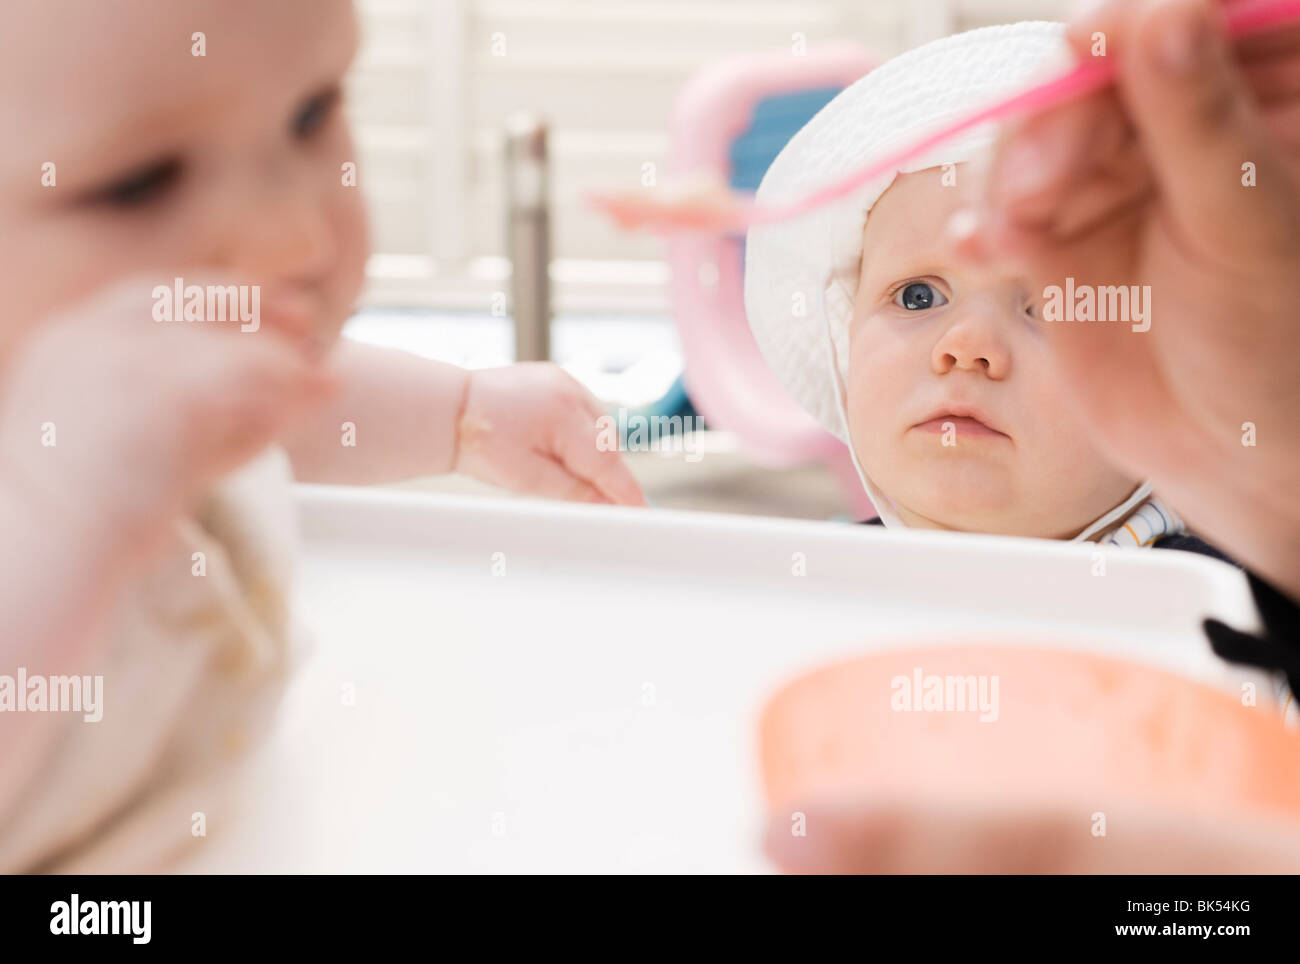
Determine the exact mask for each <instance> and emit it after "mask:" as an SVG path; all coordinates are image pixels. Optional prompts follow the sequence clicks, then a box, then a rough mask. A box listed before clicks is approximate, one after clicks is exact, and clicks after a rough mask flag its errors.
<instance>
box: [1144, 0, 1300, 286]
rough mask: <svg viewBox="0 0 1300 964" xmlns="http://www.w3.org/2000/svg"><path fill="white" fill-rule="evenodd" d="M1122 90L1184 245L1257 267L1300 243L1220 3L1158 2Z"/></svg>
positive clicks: (1148, 12)
mask: <svg viewBox="0 0 1300 964" xmlns="http://www.w3.org/2000/svg"><path fill="white" fill-rule="evenodd" d="M1130 23H1133V33H1132V34H1131V35H1130V38H1129V42H1128V43H1125V44H1123V46H1122V50H1121V53H1120V58H1119V61H1120V62H1119V84H1120V88H1121V91H1122V94H1123V98H1124V101H1125V103H1126V105H1127V106H1128V110H1129V113H1130V115H1131V116H1132V118H1133V120H1134V123H1135V124H1136V126H1137V128H1138V131H1139V135H1140V137H1141V140H1142V144H1143V147H1144V149H1145V152H1146V155H1147V158H1148V160H1149V163H1150V164H1151V167H1152V169H1153V170H1154V172H1155V175H1156V181H1157V182H1158V185H1159V191H1160V193H1161V195H1162V197H1163V199H1164V200H1165V203H1166V204H1167V205H1168V210H1169V213H1170V215H1171V216H1172V218H1173V220H1174V223H1175V224H1177V225H1178V227H1179V228H1180V229H1181V232H1182V233H1183V236H1184V237H1186V238H1188V239H1191V240H1193V241H1195V242H1196V243H1198V244H1200V245H1206V244H1211V245H1213V246H1214V253H1215V254H1216V255H1219V256H1220V257H1226V258H1228V259H1229V260H1233V261H1235V260H1238V259H1240V260H1242V261H1244V262H1246V263H1254V262H1255V261H1256V258H1255V255H1256V254H1259V253H1276V252H1277V251H1278V250H1279V249H1280V248H1286V247H1287V246H1289V245H1290V244H1291V243H1293V242H1294V241H1295V240H1296V236H1297V217H1296V205H1295V202H1294V196H1293V192H1294V188H1293V186H1292V184H1291V181H1290V179H1289V175H1288V173H1287V172H1285V171H1284V170H1283V162H1282V159H1281V155H1280V152H1279V151H1278V150H1277V148H1276V147H1275V145H1274V144H1273V143H1272V141H1271V140H1270V138H1269V135H1268V132H1267V129H1266V128H1265V126H1264V123H1263V121H1262V119H1261V117H1260V114H1259V111H1258V108H1257V107H1256V105H1255V101H1254V98H1253V96H1252V94H1251V92H1250V90H1249V89H1248V88H1247V86H1246V83H1245V80H1244V79H1243V77H1242V75H1241V72H1240V71H1239V70H1238V68H1237V65H1236V63H1235V61H1234V58H1233V55H1232V51H1231V49H1230V47H1229V41H1228V39H1227V37H1226V35H1225V27H1224V22H1223V20H1222V19H1221V17H1220V15H1219V12H1218V7H1217V5H1216V4H1215V3H1214V2H1212V0H1148V2H1146V3H1144V4H1143V5H1142V6H1141V7H1140V8H1139V10H1138V11H1137V15H1136V22H1134V21H1130Z"/></svg>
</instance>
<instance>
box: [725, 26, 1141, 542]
mask: <svg viewBox="0 0 1300 964" xmlns="http://www.w3.org/2000/svg"><path fill="white" fill-rule="evenodd" d="M1064 35H1065V26H1064V24H1059V23H1047V22H1043V21H1032V22H1026V23H1016V24H1007V25H1004V26H996V27H984V28H981V29H979V30H971V31H968V32H966V33H961V34H956V35H954V36H951V37H944V38H942V39H940V40H935V41H933V42H931V43H928V44H925V45H923V46H921V47H917V48H916V49H914V50H910V51H908V52H907V53H904V54H901V55H900V56H898V57H895V58H894V59H893V60H890V61H888V62H887V63H884V64H882V65H881V66H879V67H877V68H876V69H875V70H873V71H871V72H870V73H869V74H867V75H866V76H865V77H862V78H860V79H859V80H857V81H856V82H855V83H853V85H852V86H850V87H848V88H847V89H846V90H844V91H842V92H841V93H840V94H839V95H838V96H837V97H835V99H834V100H832V101H831V102H830V103H828V104H827V105H826V106H825V107H823V108H822V109H821V110H820V111H819V112H818V113H817V115H816V116H815V117H813V119H812V120H810V121H809V122H808V123H807V124H805V125H804V127H803V128H802V129H801V130H800V131H799V132H798V133H797V134H795V136H794V137H793V138H791V140H790V142H789V143H788V144H786V146H785V148H784V149H783V150H782V151H781V153H780V154H779V155H777V158H776V160H775V161H773V162H772V166H771V167H770V168H768V170H767V173H766V175H765V176H764V177H763V182H762V184H760V185H759V188H758V194H757V200H758V201H759V202H760V203H763V204H769V203H771V204H776V203H780V202H784V201H793V200H796V199H798V198H800V197H803V196H804V195H806V194H807V193H809V192H810V191H812V190H813V189H815V188H818V187H821V186H823V185H825V184H827V183H829V182H831V181H833V180H835V179H836V178H837V177H838V176H840V175H843V174H847V173H848V172H850V171H851V170H853V169H856V168H859V167H863V166H865V165H866V164H868V163H870V161H871V160H872V158H873V157H883V156H885V155H886V154H889V153H892V152H894V151H897V150H900V149H902V148H905V147H906V146H907V145H908V144H910V143H912V142H914V141H916V140H917V139H919V138H920V137H922V136H924V135H925V134H927V133H929V132H931V131H933V130H935V129H936V128H938V127H940V126H941V125H943V124H944V123H945V122H947V121H952V120H956V119H958V118H959V117H960V116H962V115H965V114H967V113H969V112H971V111H972V110H974V109H976V108H978V107H981V106H984V105H985V104H988V103H989V102H991V101H993V100H995V99H997V98H998V97H999V96H1001V95H1005V94H1008V93H1012V92H1014V91H1016V90H1019V89H1022V88H1024V87H1027V86H1029V85H1030V84H1032V83H1033V81H1034V80H1036V79H1038V78H1039V77H1041V76H1045V75H1049V74H1052V73H1054V72H1057V71H1059V70H1061V69H1062V68H1064V67H1065V66H1067V65H1068V64H1069V63H1070V62H1071V55H1070V53H1069V50H1068V48H1067V47H1066V44H1065V42H1064ZM995 133H996V131H995V130H994V129H993V128H991V127H990V126H989V125H985V126H982V127H978V128H975V129H973V130H969V131H967V132H966V133H964V134H962V135H959V136H957V137H955V138H952V139H951V140H948V141H946V142H944V143H942V144H939V145H938V146H936V147H934V148H931V149H930V150H928V151H926V152H924V153H923V154H921V155H919V156H917V157H915V158H913V159H912V160H911V161H909V162H908V163H906V164H904V165H902V166H901V167H899V168H898V169H897V170H895V171H893V172H890V173H887V174H884V175H882V176H880V177H879V178H876V179H875V180H873V181H870V182H868V183H867V184H864V185H863V186H862V187H861V188H859V189H858V190H857V191H855V192H854V193H853V194H851V195H849V196H848V197H845V198H843V199H841V200H839V201H835V202H832V203H831V204H828V205H826V206H825V207H822V208H820V209H818V210H817V211H814V212H812V213H810V214H807V215H804V216H803V217H801V218H799V219H797V220H794V221H787V222H784V223H778V224H770V225H763V226H760V227H756V228H752V229H751V230H750V232H749V234H748V237H747V239H746V248H745V311H746V314H747V315H748V317H749V324H750V327H751V328H752V329H753V331H754V337H755V339H756V340H757V342H758V347H759V350H760V351H761V352H762V354H763V357H764V358H765V359H766V360H767V363H768V364H769V365H770V366H771V367H772V369H773V370H774V371H775V372H776V374H777V376H778V377H779V378H780V380H781V383H782V384H783V385H784V386H785V388H786V391H788V392H789V393H790V394H791V396H793V397H794V399H795V401H797V402H798V403H799V404H800V405H801V406H803V408H804V409H806V410H807V411H808V412H809V413H810V414H811V415H812V416H813V417H814V418H816V419H817V421H819V422H820V423H821V424H822V425H823V426H824V427H825V428H826V429H827V430H828V431H830V432H831V433H833V434H834V435H836V436H837V437H838V438H840V439H841V440H842V441H844V442H845V443H846V444H849V433H848V420H847V415H846V413H845V409H844V401H843V399H844V383H845V380H846V379H847V376H848V354H849V353H848V344H849V320H850V318H851V317H852V314H853V302H854V298H855V295H856V293H857V285H858V275H859V270H860V267H861V258H862V232H863V229H864V227H865V226H866V220H867V214H868V212H869V211H870V210H871V208H872V206H873V205H874V204H875V203H876V201H877V200H878V199H879V198H880V196H881V195H882V194H884V193H885V191H886V190H887V189H888V188H889V186H890V185H891V184H892V183H893V182H894V178H895V177H896V176H897V175H898V174H903V173H909V172H912V171H921V170H926V169H927V168H932V167H939V166H941V165H944V164H956V163H960V162H962V161H969V160H971V159H972V158H973V157H975V156H976V155H978V154H979V152H980V151H981V150H983V149H985V148H987V147H989V146H990V145H991V144H992V142H993V138H994V136H995ZM849 449H850V451H852V449H853V446H852V445H851V444H849ZM853 460H854V464H855V465H857V468H858V474H859V476H861V478H862V483H863V485H864V486H865V487H866V490H867V494H868V495H869V496H870V497H871V501H872V502H873V503H874V504H875V506H876V510H877V511H878V512H879V513H880V518H881V520H882V521H883V522H884V523H885V524H886V525H890V526H902V525H903V523H902V521H901V520H900V519H899V518H898V515H897V513H896V512H895V511H894V509H893V506H892V504H891V503H890V502H889V499H888V498H887V497H886V496H885V495H884V493H882V492H881V491H880V490H879V489H878V488H877V487H876V486H875V484H874V483H872V482H871V480H870V478H869V477H868V476H867V474H866V473H865V472H864V471H863V469H862V466H861V465H860V464H858V462H857V455H856V453H854V455H853ZM1150 491H1151V489H1150V486H1149V485H1146V484H1144V485H1142V486H1140V487H1139V488H1138V489H1137V491H1135V492H1134V493H1133V494H1132V495H1131V496H1130V497H1129V498H1128V499H1126V500H1125V501H1124V503H1123V504H1121V505H1119V506H1116V507H1115V508H1114V509H1112V510H1111V511H1110V512H1108V513H1106V514H1105V515H1104V516H1102V517H1101V518H1100V519H1098V520H1096V521H1095V522H1093V523H1092V524H1091V525H1089V526H1088V527H1087V528H1085V529H1084V530H1083V531H1082V532H1081V533H1079V535H1078V536H1076V537H1075V539H1076V540H1082V539H1087V538H1089V537H1091V536H1093V535H1094V534H1095V533H1097V532H1099V531H1100V530H1101V529H1103V528H1105V527H1106V526H1108V525H1110V524H1111V523H1113V522H1115V521H1116V520H1118V519H1120V518H1123V517H1124V516H1125V515H1127V514H1129V513H1130V512H1132V511H1133V509H1134V507H1135V506H1137V505H1139V504H1140V503H1141V502H1143V501H1144V500H1145V499H1146V498H1147V496H1148V495H1149V494H1150Z"/></svg>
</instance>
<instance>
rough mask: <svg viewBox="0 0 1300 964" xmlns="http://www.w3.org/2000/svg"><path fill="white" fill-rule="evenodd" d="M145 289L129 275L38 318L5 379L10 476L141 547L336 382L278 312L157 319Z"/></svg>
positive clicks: (39, 498)
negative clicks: (253, 326) (242, 318)
mask: <svg viewBox="0 0 1300 964" xmlns="http://www.w3.org/2000/svg"><path fill="white" fill-rule="evenodd" d="M151 290H152V287H151V285H150V283H149V282H145V281H140V280H137V281H133V282H125V283H122V284H119V285H116V286H114V287H112V288H110V289H108V290H106V291H102V292H99V293H97V294H96V295H95V296H94V297H92V298H90V299H88V300H87V301H85V302H83V303H82V304H80V305H78V306H77V307H75V308H73V309H71V310H68V311H64V312H61V313H60V314H59V315H57V316H54V317H51V318H49V319H47V320H45V321H43V322H41V323H40V324H39V326H38V327H37V328H35V329H34V330H33V331H32V332H31V333H30V334H29V335H28V336H27V337H26V338H25V339H24V340H23V341H22V342H20V343H19V345H18V347H17V349H16V353H15V354H14V355H13V356H12V357H11V358H10V360H9V363H8V365H7V366H6V367H7V371H6V372H5V373H4V376H3V381H2V382H0V470H3V477H4V479H5V481H6V482H9V483H10V484H17V485H19V486H21V487H24V488H25V489H26V491H25V492H23V493H22V494H23V495H24V496H26V498H27V500H28V502H29V503H30V502H32V501H36V502H38V504H40V505H41V506H42V507H43V508H44V509H45V510H46V511H48V512H50V513H52V515H53V517H55V518H61V517H72V518H74V519H78V520H86V521H93V523H94V524H95V525H97V526H99V527H103V526H111V527H112V528H113V530H114V531H116V532H120V533H121V536H122V538H123V540H129V541H130V542H132V543H133V544H134V546H135V547H136V548H141V547H142V546H143V545H145V544H150V543H152V541H153V540H154V539H156V538H160V537H161V536H162V534H163V533H165V531H166V529H167V526H168V524H169V523H170V522H171V521H172V520H173V519H175V518H176V517H177V516H179V515H180V514H181V513H183V512H184V511H185V510H186V509H187V508H188V507H189V506H190V504H191V503H192V502H193V501H194V500H195V499H197V498H198V497H199V496H201V494H202V493H203V492H204V491H205V490H206V489H207V487H208V486H209V485H210V484H211V483H212V482H213V481H215V480H216V479H217V478H219V477H220V476H222V475H224V474H226V473H228V472H230V471H231V470H233V469H235V468H236V467H238V466H239V465H240V464H241V463H243V462H245V461H247V460H248V459H250V458H251V457H253V456H254V455H256V454H257V453H258V452H259V451H260V450H262V449H263V448H265V447H266V446H267V445H268V444H269V443H271V442H272V441H273V440H274V439H275V437H276V436H277V434H278V433H279V432H280V431H282V430H283V429H284V427H285V426H286V425H287V424H288V423H289V422H290V421H291V420H292V419H293V418H294V417H295V416H297V415H299V414H300V413H302V412H303V411H304V410H306V409H308V408H309V407H310V406H312V405H313V404H314V403H317V402H319V401H321V400H323V399H324V398H325V397H326V396H327V395H328V393H329V391H330V390H331V388H332V380H331V379H330V378H329V377H328V376H327V375H325V374H324V372H323V371H322V370H321V369H320V367H319V365H318V364H317V363H315V362H312V361H310V360H308V359H307V358H306V357H304V354H303V352H302V350H300V349H299V348H298V347H296V346H295V344H294V343H293V342H291V341H289V340H288V339H286V338H285V337H284V336H283V335H282V334H280V333H279V332H278V331H277V330H276V325H275V323H274V320H273V319H266V322H267V323H265V324H263V325H262V326H261V328H260V329H259V330H258V331H256V332H242V331H241V330H240V326H239V325H238V324H233V325H232V324H229V323H221V322H204V321H196V322H170V321H168V322H156V321H154V320H153V318H152V304H151V300H150V292H151ZM282 327H283V326H282Z"/></svg>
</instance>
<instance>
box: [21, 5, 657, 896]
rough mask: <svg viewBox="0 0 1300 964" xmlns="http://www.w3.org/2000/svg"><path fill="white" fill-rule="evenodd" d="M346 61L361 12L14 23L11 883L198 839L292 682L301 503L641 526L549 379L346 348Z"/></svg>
mask: <svg viewBox="0 0 1300 964" xmlns="http://www.w3.org/2000/svg"><path fill="white" fill-rule="evenodd" d="M357 44H358V25H357V22H356V19H355V16H354V12H353V9H352V5H351V2H350V0H275V2H274V3H268V2H266V0H179V2H178V0H133V2H131V3H102V2H99V0H5V3H3V4H0V87H2V88H3V89H4V90H6V91H9V92H10V94H9V95H8V96H7V97H6V106H5V109H4V110H3V111H0V145H3V146H2V147H0V222H2V223H3V224H4V228H5V229H4V231H3V232H0V290H3V291H4V293H5V300H4V305H3V308H0V516H2V517H3V522H2V523H0V525H3V531H4V533H5V544H4V547H3V549H0V586H2V587H3V588H0V623H3V625H4V627H5V631H4V633H3V634H2V635H0V711H2V712H0V871H7V872H12V871H21V870H37V869H40V870H92V871H94V870H109V871H119V872H127V871H134V870H148V869H156V868H158V867H160V866H162V865H163V864H164V863H165V862H166V861H167V860H168V859H169V858H170V857H171V856H173V855H174V854H175V852H176V851H177V848H180V847H183V846H184V845H186V844H190V843H192V841H193V840H194V839H196V836H197V835H196V834H195V833H193V832H192V829H193V821H194V819H195V815H196V814H199V813H203V814H207V816H208V818H209V819H212V816H213V814H212V811H213V808H214V807H215V806H216V804H217V800H216V799H215V797H214V793H215V792H216V791H215V790H213V789H212V786H211V781H210V780H209V781H207V784H206V786H204V787H202V788H201V785H203V784H204V782H205V778H206V777H210V776H211V774H212V773H213V772H214V771H216V770H217V769H218V768H219V767H220V766H222V765H223V764H224V762H225V761H234V760H237V759H238V758H239V756H240V754H241V751H242V750H243V748H244V747H246V746H247V745H248V744H249V743H250V742H251V741H252V740H253V739H254V738H255V737H256V735H257V734H258V733H260V732H263V731H265V729H266V725H267V720H268V717H269V714H270V712H271V711H272V709H273V708H274V706H275V704H276V702H277V698H278V695H279V692H280V688H281V686H282V684H283V682H284V679H285V678H286V675H287V673H288V671H289V670H290V668H291V667H292V664H293V659H294V653H295V649H294V639H295V636H294V633H293V625H292V620H291V619H290V606H289V596H288V589H289V586H290V584H291V579H292V566H291V562H292V557H293V549H294V531H293V505H292V503H291V501H290V497H289V493H290V490H289V483H290V481H291V479H292V478H294V477H296V478H298V479H301V480H307V481H323V482H377V481H384V480H389V479H398V478H403V477H411V476H417V475H430V474H436V473H443V472H450V471H458V472H465V473H468V474H470V475H474V476H476V477H478V478H480V479H484V480H486V481H488V482H492V483H495V484H499V485H503V486H507V487H510V488H514V489H517V490H520V491H525V492H530V493H534V494H539V495H543V496H550V497H558V498H568V499H576V500H583V501H589V502H607V503H621V504H643V499H642V496H641V493H640V490H639V488H638V487H637V484H636V482H635V481H634V480H633V478H632V476H631V475H630V474H629V473H628V471H627V469H626V467H625V465H624V464H623V463H622V461H621V456H620V455H619V454H618V453H617V452H611V451H606V450H605V449H604V448H601V447H599V446H597V444H596V439H597V434H598V428H597V420H598V419H599V418H600V417H601V415H602V414H603V413H602V411H601V409H600V407H599V406H598V404H597V402H596V401H595V399H594V398H593V397H592V396H591V395H590V394H588V393H587V392H586V391H585V390H584V389H583V388H582V387H581V386H579V385H578V384H577V383H576V382H575V381H573V380H572V379H571V378H569V377H568V376H567V375H565V374H564V373H563V372H562V371H560V370H559V369H558V368H555V367H553V366H549V365H521V366H511V367H508V368H503V369H494V370H485V371H476V372H473V373H471V372H468V371H465V370H462V369H460V368H457V367H454V366H451V365H444V364H439V363H436V362H432V361H426V360H423V359H420V358H417V357H414V356H411V355H406V354H403V353H400V352H395V351H388V350H383V349H378V348H370V347H366V346H362V345H359V344H354V343H348V342H347V341H346V340H343V341H340V339H339V332H340V329H341V328H342V325H343V323H344V321H345V320H346V319H347V318H348V317H349V315H350V314H351V313H352V312H353V309H354V304H355V301H356V298H357V295H358V292H359V290H360V287H361V284H362V280H363V276H364V269H365V264H366V259H367V255H368V242H367V231H366V223H365V214H364V208H363V201H362V197H361V195H360V193H359V192H358V190H357V188H356V187H355V186H353V182H352V181H350V180H349V177H348V173H349V170H351V169H353V166H354V165H355V164H356V162H357V155H356V151H355V150H354V148H353V144H352V141H351V136H350V132H349V129H348V124H347V123H346V121H345V119H344V116H343V114H342V107H341V101H342V83H343V77H344V74H345V73H346V71H347V70H348V66H349V64H350V63H351V61H352V59H353V56H354V54H355V52H356V49H357ZM364 173H365V172H364V170H362V171H361V176H362V178H363V179H364ZM213 293H215V295H216V296H215V297H214V296H213ZM227 293H234V294H237V296H238V297H234V296H233V295H232V297H230V298H229V299H228V302H229V303H227V301H226V300H223V299H224V298H225V295H226V294H227ZM214 305H215V307H214ZM94 679H102V684H103V688H102V705H100V706H99V707H98V708H97V709H96V710H95V713H93V714H87V713H81V712H76V713H65V712H24V711H27V710H33V711H34V710H46V709H58V707H56V706H53V705H52V703H54V702H57V700H56V699H55V696H56V694H57V696H58V698H59V699H65V698H68V697H69V696H70V694H71V695H77V694H72V691H71V690H70V688H69V687H71V685H72V681H74V680H77V681H80V680H94ZM18 680H22V681H23V682H22V683H21V686H20V685H19V684H18V683H17V682H16V681H18ZM93 689H94V688H93V687H89V686H88V687H87V694H88V692H89V691H90V690H93ZM83 695H85V694H83ZM87 699H88V700H89V696H88V695H87ZM95 714H98V716H99V719H98V721H97V722H87V718H88V717H89V716H94V715H95ZM216 826H217V824H216V823H215V822H214V823H213V824H212V827H213V828H214V829H215V827H216Z"/></svg>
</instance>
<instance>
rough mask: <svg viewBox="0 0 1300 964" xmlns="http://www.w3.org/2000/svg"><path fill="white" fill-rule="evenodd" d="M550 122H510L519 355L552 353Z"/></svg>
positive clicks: (511, 246) (510, 233)
mask: <svg viewBox="0 0 1300 964" xmlns="http://www.w3.org/2000/svg"><path fill="white" fill-rule="evenodd" d="M546 133H547V132H546V124H545V122H544V121H542V120H541V119H540V118H537V117H534V116H533V115H531V114H516V115H514V116H512V117H511V118H510V119H509V120H508V121H507V123H506V158H505V160H506V166H505V172H506V210H507V223H506V246H507V252H506V253H507V255H508V256H509V258H510V265H511V276H510V288H511V302H512V304H513V306H514V317H515V360H516V361H546V360H548V359H549V358H550V357H551V277H550V265H551V216H550V198H549V191H548V186H547V182H548V180H549V171H548V163H547V145H546Z"/></svg>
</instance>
